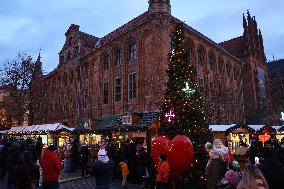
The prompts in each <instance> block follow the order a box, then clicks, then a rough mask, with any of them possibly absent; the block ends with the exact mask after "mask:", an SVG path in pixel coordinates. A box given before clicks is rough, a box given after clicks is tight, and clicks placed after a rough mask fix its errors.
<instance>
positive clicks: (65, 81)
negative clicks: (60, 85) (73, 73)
mask: <svg viewBox="0 0 284 189" xmlns="http://www.w3.org/2000/svg"><path fill="white" fill-rule="evenodd" d="M63 80H64V85H65V86H67V82H68V81H67V80H68V78H67V73H64V78H63Z"/></svg>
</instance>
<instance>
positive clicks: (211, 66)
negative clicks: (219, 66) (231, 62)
mask: <svg viewBox="0 0 284 189" xmlns="http://www.w3.org/2000/svg"><path fill="white" fill-rule="evenodd" d="M208 59H209V63H208V70H210V71H214V68H215V61H216V58H215V54H214V53H213V52H210V53H209V57H208Z"/></svg>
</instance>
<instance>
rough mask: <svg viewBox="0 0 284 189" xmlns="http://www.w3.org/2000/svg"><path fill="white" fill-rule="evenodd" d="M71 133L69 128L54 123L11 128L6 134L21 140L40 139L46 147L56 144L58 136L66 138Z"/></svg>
mask: <svg viewBox="0 0 284 189" xmlns="http://www.w3.org/2000/svg"><path fill="white" fill-rule="evenodd" d="M66 131H69V132H66ZM71 131H72V129H71V128H68V127H66V126H64V125H62V124H61V123H55V124H43V125H30V126H18V127H11V129H10V130H8V132H7V133H8V134H9V135H12V136H15V137H22V138H32V139H36V138H38V137H41V138H42V143H43V145H44V146H48V145H50V144H55V143H56V144H58V141H57V139H58V136H66V135H68V133H69V135H70V132H71Z"/></svg>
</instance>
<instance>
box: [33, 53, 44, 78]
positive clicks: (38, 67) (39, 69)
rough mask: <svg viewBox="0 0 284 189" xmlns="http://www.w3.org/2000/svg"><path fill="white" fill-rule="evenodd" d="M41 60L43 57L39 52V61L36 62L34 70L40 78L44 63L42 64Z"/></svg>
mask: <svg viewBox="0 0 284 189" xmlns="http://www.w3.org/2000/svg"><path fill="white" fill-rule="evenodd" d="M40 50H41V49H40ZM40 59H41V56H40V51H39V53H38V56H37V60H36V62H35V69H34V73H35V75H38V76H41V75H42V63H41V60H40Z"/></svg>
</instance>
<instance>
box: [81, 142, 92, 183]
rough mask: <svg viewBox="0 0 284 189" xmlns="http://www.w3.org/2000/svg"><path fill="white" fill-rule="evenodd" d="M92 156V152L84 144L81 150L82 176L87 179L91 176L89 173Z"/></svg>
mask: <svg viewBox="0 0 284 189" xmlns="http://www.w3.org/2000/svg"><path fill="white" fill-rule="evenodd" d="M89 156H90V151H89V149H88V147H87V145H86V144H85V143H83V144H82V146H81V149H80V161H81V168H82V174H81V177H85V176H86V175H88V174H89V171H88V160H89ZM85 172H86V175H85Z"/></svg>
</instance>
